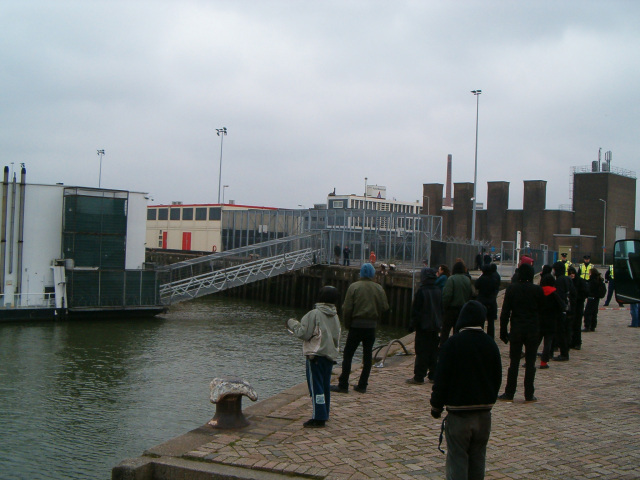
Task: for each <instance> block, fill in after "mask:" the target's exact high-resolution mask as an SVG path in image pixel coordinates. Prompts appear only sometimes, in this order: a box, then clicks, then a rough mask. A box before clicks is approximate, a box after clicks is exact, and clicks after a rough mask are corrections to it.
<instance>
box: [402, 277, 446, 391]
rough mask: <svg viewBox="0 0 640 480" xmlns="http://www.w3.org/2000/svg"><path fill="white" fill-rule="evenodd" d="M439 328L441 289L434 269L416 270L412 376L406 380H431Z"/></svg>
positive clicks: (440, 324)
mask: <svg viewBox="0 0 640 480" xmlns="http://www.w3.org/2000/svg"><path fill="white" fill-rule="evenodd" d="M441 328H442V291H441V290H440V289H439V288H438V287H437V286H436V271H435V270H434V269H433V268H423V269H422V270H421V271H420V288H419V289H418V291H417V292H416V294H415V296H414V297H413V304H412V305H411V320H410V321H409V331H410V332H413V331H415V332H416V337H415V350H416V361H415V363H414V366H413V377H412V378H410V379H408V380H407V383H409V384H414V385H422V384H423V383H424V379H425V377H428V378H429V381H431V382H433V379H434V377H435V373H436V363H437V360H438V335H439V333H440V329H441Z"/></svg>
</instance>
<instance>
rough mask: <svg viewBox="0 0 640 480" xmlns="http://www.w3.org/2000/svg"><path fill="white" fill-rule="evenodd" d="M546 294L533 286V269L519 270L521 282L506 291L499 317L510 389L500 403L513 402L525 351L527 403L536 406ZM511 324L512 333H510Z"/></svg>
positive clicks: (523, 268)
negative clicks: (507, 353) (543, 309)
mask: <svg viewBox="0 0 640 480" xmlns="http://www.w3.org/2000/svg"><path fill="white" fill-rule="evenodd" d="M543 301H544V293H543V292H542V287H540V285H535V284H534V283H533V267H532V266H531V265H527V264H523V265H520V266H519V267H518V282H517V283H512V284H511V285H509V286H508V287H507V291H506V292H505V294H504V301H503V303H502V312H501V313H500V340H502V341H503V342H504V343H510V346H509V362H510V363H509V370H508V372H507V386H506V387H505V390H504V393H503V394H502V395H500V396H499V397H498V399H499V400H503V401H507V402H512V401H513V396H514V395H515V393H516V385H517V382H518V370H519V368H520V359H521V358H522V347H524V358H525V371H524V399H525V402H535V401H536V400H537V398H536V397H535V395H534V391H535V387H534V385H533V382H534V380H535V377H536V353H537V351H538V346H539V345H540V316H539V315H540V309H541V307H542V302H543ZM509 324H511V329H509Z"/></svg>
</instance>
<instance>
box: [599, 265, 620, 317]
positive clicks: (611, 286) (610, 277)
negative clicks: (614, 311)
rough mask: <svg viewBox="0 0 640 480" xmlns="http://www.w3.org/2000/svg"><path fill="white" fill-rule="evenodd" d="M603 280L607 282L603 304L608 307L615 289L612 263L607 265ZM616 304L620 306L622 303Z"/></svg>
mask: <svg viewBox="0 0 640 480" xmlns="http://www.w3.org/2000/svg"><path fill="white" fill-rule="evenodd" d="M604 281H605V282H607V283H608V284H609V288H608V289H607V299H606V300H605V302H604V306H605V307H608V306H609V303H611V298H612V297H613V292H615V290H616V284H615V281H614V280H613V265H609V269H608V270H607V272H606V273H605V274H604ZM618 306H620V307H622V306H623V305H622V303H618Z"/></svg>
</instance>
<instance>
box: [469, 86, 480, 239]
mask: <svg viewBox="0 0 640 480" xmlns="http://www.w3.org/2000/svg"><path fill="white" fill-rule="evenodd" d="M471 93H473V94H474V95H475V96H476V156H475V166H474V169H473V207H472V209H473V216H472V217H471V244H472V245H473V244H475V243H476V201H477V200H476V199H477V192H476V189H477V186H478V112H479V110H480V94H481V93H482V90H471Z"/></svg>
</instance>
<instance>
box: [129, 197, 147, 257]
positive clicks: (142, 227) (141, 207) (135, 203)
mask: <svg viewBox="0 0 640 480" xmlns="http://www.w3.org/2000/svg"><path fill="white" fill-rule="evenodd" d="M127 203H128V205H127V257H126V259H125V268H126V269H127V270H136V269H139V268H142V267H143V265H144V256H145V242H146V234H147V231H146V221H147V220H146V219H147V195H146V194H144V193H139V192H129V201H128V202H127Z"/></svg>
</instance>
